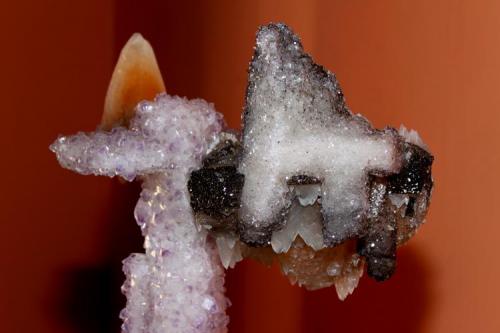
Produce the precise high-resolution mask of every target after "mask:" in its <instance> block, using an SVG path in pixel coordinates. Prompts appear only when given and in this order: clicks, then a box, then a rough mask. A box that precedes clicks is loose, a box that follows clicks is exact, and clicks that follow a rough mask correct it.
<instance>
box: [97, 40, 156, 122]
mask: <svg viewBox="0 0 500 333" xmlns="http://www.w3.org/2000/svg"><path fill="white" fill-rule="evenodd" d="M161 92H165V84H164V83H163V79H162V76H161V73H160V69H159V67H158V63H157V61H156V57H155V54H154V51H153V48H152V47H151V44H149V42H148V41H147V40H145V39H144V38H143V37H142V36H141V35H140V34H138V33H135V34H134V35H132V37H130V39H129V40H128V42H127V44H125V46H124V47H123V49H122V51H121V53H120V57H119V58H118V62H117V64H116V66H115V70H114V72H113V76H112V77H111V81H110V83H109V87H108V92H107V94H106V100H105V102H104V113H103V115H102V120H101V127H102V129H104V130H109V129H111V128H113V127H115V126H119V125H125V126H126V125H128V121H129V120H130V118H132V117H133V115H134V110H135V109H134V108H135V106H136V105H137V103H139V102H140V101H142V100H152V99H153V98H154V97H155V96H156V95H157V94H159V93H161Z"/></svg>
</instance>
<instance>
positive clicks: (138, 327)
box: [51, 95, 228, 333]
mask: <svg viewBox="0 0 500 333" xmlns="http://www.w3.org/2000/svg"><path fill="white" fill-rule="evenodd" d="M222 126H223V123H222V117H221V115H220V114H218V113H216V112H215V111H214V109H213V108H212V106H211V105H209V104H207V103H206V102H204V101H201V100H193V101H188V100H185V99H182V98H179V97H170V96H168V95H159V96H158V97H157V98H156V100H155V101H154V102H143V103H141V104H140V105H139V106H138V107H137V109H136V115H135V118H133V119H132V121H131V124H130V127H129V128H128V129H126V128H123V127H117V128H114V129H113V130H112V131H110V132H101V131H97V132H94V133H90V134H84V133H79V134H77V135H74V136H69V137H60V138H59V139H58V140H57V141H56V142H55V143H54V144H53V145H52V146H51V149H52V150H53V151H54V152H55V153H56V154H57V158H58V160H59V162H60V163H61V165H63V166H64V167H66V168H68V169H71V170H74V171H76V172H79V173H81V174H95V175H105V176H115V175H118V176H121V177H123V178H125V179H127V180H133V179H134V178H136V177H139V176H140V177H141V179H142V180H143V182H142V188H143V190H142V192H141V197H140V199H139V201H138V203H137V206H136V208H135V217H136V220H137V223H138V224H139V226H140V227H141V230H142V233H143V235H144V237H145V242H144V248H145V250H146V251H145V253H144V254H132V255H131V256H130V257H129V258H128V259H126V260H125V261H124V271H125V273H126V276H127V279H126V282H125V284H124V285H123V291H124V293H125V295H126V296H127V306H126V308H125V309H124V310H123V311H122V313H121V317H122V318H123V331H124V332H129V333H139V332H140V333H160V332H225V331H226V324H227V322H228V318H227V316H226V314H225V309H226V306H227V300H226V298H225V297H224V286H223V283H224V272H223V268H222V267H221V265H220V261H219V256H218V254H217V250H216V248H215V244H214V242H212V241H211V240H209V239H208V240H207V233H206V231H204V230H198V229H197V227H196V225H195V223H194V220H193V214H192V209H191V207H190V204H189V193H188V191H187V187H186V184H187V180H188V179H187V178H188V175H189V174H190V172H191V171H193V170H194V169H196V168H199V167H200V166H201V164H200V163H201V160H202V158H203V157H204V156H205V155H206V153H207V151H208V150H209V148H210V146H211V145H212V144H216V142H217V140H218V133H219V132H220V131H221V129H222Z"/></svg>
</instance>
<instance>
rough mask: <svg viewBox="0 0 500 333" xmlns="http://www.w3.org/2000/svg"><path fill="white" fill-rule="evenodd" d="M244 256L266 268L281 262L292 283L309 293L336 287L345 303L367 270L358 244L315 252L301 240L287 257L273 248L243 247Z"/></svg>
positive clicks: (297, 239)
mask: <svg viewBox="0 0 500 333" xmlns="http://www.w3.org/2000/svg"><path fill="white" fill-rule="evenodd" d="M243 256H244V257H247V258H252V259H254V260H257V261H260V262H262V263H264V264H266V265H271V264H272V263H273V261H274V260H276V259H277V260H278V262H279V263H280V265H281V270H282V272H283V274H285V275H286V276H287V277H288V279H289V280H290V282H291V283H292V284H295V283H296V284H298V285H299V286H302V287H305V288H306V289H308V290H316V289H321V288H326V287H330V286H332V285H335V289H336V290H337V295H338V297H339V299H340V300H342V301H343V300H344V299H346V297H347V296H349V295H350V294H352V292H353V291H354V289H356V287H357V286H358V283H359V279H360V278H361V276H362V275H363V270H364V259H363V258H362V257H360V256H359V255H358V254H357V253H356V242H355V241H347V242H344V243H342V244H340V245H337V246H335V247H332V248H324V249H322V250H319V251H315V250H314V249H313V248H312V247H310V246H308V245H307V244H306V243H305V242H304V241H303V240H302V238H300V236H299V237H297V238H296V239H295V240H294V242H293V243H292V246H291V247H290V249H289V250H288V251H287V252H286V253H275V252H274V251H273V249H272V248H271V247H270V246H266V247H258V248H255V247H247V246H244V245H243Z"/></svg>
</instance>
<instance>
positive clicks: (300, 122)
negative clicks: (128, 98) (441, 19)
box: [51, 24, 433, 333]
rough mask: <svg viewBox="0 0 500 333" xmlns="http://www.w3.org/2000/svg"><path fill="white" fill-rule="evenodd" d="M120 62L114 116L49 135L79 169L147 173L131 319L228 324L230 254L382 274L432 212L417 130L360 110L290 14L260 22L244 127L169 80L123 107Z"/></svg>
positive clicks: (328, 275) (309, 284) (311, 281)
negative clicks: (317, 59)
mask: <svg viewBox="0 0 500 333" xmlns="http://www.w3.org/2000/svg"><path fill="white" fill-rule="evenodd" d="M137 38H138V37H137V36H136V37H135V39H133V40H132V42H131V43H132V44H130V45H132V46H133V48H132V50H135V51H134V52H132V53H131V54H134V55H135V56H139V55H140V54H146V55H147V59H149V60H146V61H144V62H141V61H138V62H135V61H134V59H133V58H132V59H131V58H127V57H126V56H122V57H121V59H122V60H121V62H123V59H125V60H126V62H125V63H126V65H127V66H126V68H136V67H137V66H136V65H137V64H140V66H139V68H146V69H148V71H147V73H148V75H151V77H153V78H155V81H154V82H153V83H155V84H154V85H152V86H153V87H159V88H161V89H162V88H163V84H162V80H161V75H159V73H155V68H157V65H156V62H154V63H152V61H153V60H154V54H152V50H150V46H149V44H147V45H146V46H144V45H142V46H141V44H140V43H141V40H140V38H139V39H137ZM132 46H131V47H132ZM137 50H139V51H141V50H142V51H141V52H138V51H137ZM151 59H152V60H151ZM144 64H145V65H144ZM143 65H144V66H146V67H143ZM116 72H118V73H119V74H120V75H119V76H118V79H116V80H115V81H113V85H111V86H112V87H119V88H120V89H118V93H113V94H111V96H112V97H113V98H108V99H107V100H109V101H111V102H109V103H107V105H108V104H109V105H110V107H109V108H107V111H106V112H105V116H106V117H105V118H106V119H107V120H108V121H107V122H106V123H105V126H104V127H103V129H105V130H97V131H95V132H93V133H78V134H76V135H74V136H62V137H60V138H59V139H57V140H56V142H54V144H52V146H51V150H52V151H54V152H55V153H56V155H57V158H58V160H59V162H60V164H61V165H62V166H63V167H65V168H68V169H71V170H74V171H76V172H78V173H81V174H94V175H104V176H110V177H113V176H120V177H122V178H124V179H126V180H128V181H132V180H134V179H137V178H139V179H140V180H141V181H142V192H141V195H140V199H139V201H138V203H137V206H136V208H135V218H136V220H137V223H138V224H139V226H140V227H141V230H142V233H143V236H144V238H145V241H144V248H145V253H143V254H132V255H131V256H130V257H129V258H127V259H126V260H125V261H124V272H125V274H126V281H125V284H124V285H123V292H124V293H125V295H126V296H127V306H126V308H125V309H124V310H123V311H122V313H121V317H122V319H123V331H124V332H129V333H139V332H140V333H160V332H225V331H226V330H227V329H226V326H227V322H228V318H227V316H226V314H225V309H226V307H227V306H228V301H227V300H226V298H225V296H224V286H223V283H224V270H223V267H224V268H229V267H234V265H235V264H236V263H237V262H239V261H240V260H242V259H243V258H245V257H247V258H253V259H256V260H259V261H261V262H263V263H265V264H270V263H272V262H273V261H275V262H278V263H279V265H280V266H281V268H282V271H283V273H284V274H285V275H286V276H287V277H288V278H289V280H290V281H291V283H297V284H298V285H300V286H304V287H305V288H307V289H310V290H314V289H318V288H324V287H329V286H335V288H336V290H337V294H338V296H339V298H340V299H342V300H343V299H345V298H346V297H347V296H348V295H349V294H351V293H352V292H353V291H354V289H355V288H356V286H357V285H358V282H359V280H360V278H361V276H362V274H363V272H364V267H365V266H366V268H367V269H366V270H367V273H368V275H369V276H370V277H371V278H373V279H375V280H377V281H384V280H386V279H388V278H390V277H391V276H392V274H393V273H394V271H395V269H396V250H397V247H398V246H399V245H401V244H403V243H404V242H406V241H407V240H408V239H409V238H410V237H411V236H412V235H413V234H414V233H415V231H416V229H417V228H418V227H419V226H420V225H421V224H422V223H423V222H424V220H425V216H426V213H427V209H428V207H429V203H430V196H431V192H432V187H433V179H432V175H431V167H432V163H433V156H432V155H431V153H430V152H429V149H428V147H427V146H426V145H425V144H424V142H423V141H422V139H421V138H420V137H419V135H418V134H417V132H415V131H414V130H408V129H406V128H405V127H404V126H402V127H401V128H400V129H399V130H396V129H394V128H385V129H383V130H379V129H376V128H374V127H373V126H372V125H371V124H370V123H369V121H368V120H367V119H365V118H364V117H363V116H361V115H359V114H353V113H352V112H351V111H350V110H349V108H348V107H347V105H346V101H345V99H344V94H343V92H342V90H341V88H340V85H339V83H338V82H337V79H336V77H335V75H334V74H333V73H330V72H329V71H328V70H326V69H324V68H323V67H321V66H320V65H317V64H316V63H314V61H313V60H312V58H311V57H310V56H309V55H308V54H307V53H305V52H304V50H303V48H302V44H301V42H300V40H299V38H298V37H297V36H296V35H295V34H294V33H293V32H292V31H291V30H290V29H289V28H288V27H287V26H286V25H284V24H269V25H267V26H263V27H261V28H260V29H259V31H258V33H257V40H256V46H255V52H254V56H253V58H252V61H251V63H250V68H249V77H248V88H247V95H246V103H245V111H244V115H243V130H242V134H241V136H240V135H239V134H238V133H235V132H233V131H230V130H228V129H226V128H225V127H224V123H223V120H222V116H221V115H220V114H218V113H217V112H216V111H215V110H214V108H213V107H212V105H210V104H208V103H207V102H205V101H202V100H187V99H184V98H180V97H173V96H169V95H167V94H160V95H158V96H157V97H156V99H155V100H154V101H150V102H148V101H145V102H141V103H139V104H138V105H137V107H136V108H135V111H134V110H132V111H130V110H125V111H126V112H122V113H120V112H118V113H115V112H114V111H113V110H114V109H113V107H111V106H112V105H126V103H123V101H122V100H121V99H120V97H119V96H122V95H123V94H122V95H120V92H122V91H128V90H127V89H128V88H130V87H129V86H128V84H124V82H128V83H130V82H132V81H130V77H129V76H127V74H126V73H125V74H124V73H123V72H121V71H120V70H117V71H116ZM139 72H141V71H139ZM142 72H144V71H142ZM121 80H124V81H121ZM158 82H161V84H158ZM145 86H151V85H148V84H147V82H146V85H145ZM111 90H112V91H115V90H116V89H114V90H113V89H111ZM132 92H134V94H132V95H133V96H135V91H134V90H133V91H132ZM117 96H118V97H117ZM119 109H120V108H119ZM110 110H111V111H110ZM121 111H123V110H121ZM121 115H123V117H126V118H125V119H121V118H120V117H121ZM115 124H125V125H128V127H122V126H118V127H114V128H112V129H110V130H109V128H108V127H110V126H113V125H115Z"/></svg>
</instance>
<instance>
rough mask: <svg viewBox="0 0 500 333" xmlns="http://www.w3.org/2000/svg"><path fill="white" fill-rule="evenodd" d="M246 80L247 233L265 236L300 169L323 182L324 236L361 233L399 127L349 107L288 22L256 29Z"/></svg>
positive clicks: (393, 162)
mask: <svg viewBox="0 0 500 333" xmlns="http://www.w3.org/2000/svg"><path fill="white" fill-rule="evenodd" d="M249 82H250V84H249V88H248V93H247V104H246V109H245V117H244V131H243V154H242V162H241V165H240V167H239V171H240V172H241V173H242V174H244V175H245V186H244V187H243V192H242V196H241V201H242V208H241V212H240V218H241V222H242V223H243V224H245V226H246V227H247V228H246V234H245V235H243V237H245V238H246V239H248V240H249V241H253V242H256V243H264V242H266V241H267V240H268V239H266V237H267V235H263V234H262V233H261V232H260V231H261V230H264V229H268V230H269V229H276V228H278V227H279V226H280V222H281V221H282V216H283V212H284V211H285V210H286V209H287V208H288V207H289V206H290V205H291V197H290V196H289V195H288V193H289V192H290V189H289V185H290V184H289V182H288V181H289V178H290V177H292V176H299V175H304V176H310V177H315V178H316V179H318V181H319V182H321V212H322V215H323V218H324V220H325V231H326V233H328V235H329V236H328V238H327V239H326V241H327V242H328V243H329V244H331V245H335V244H340V243H341V242H343V241H345V240H346V239H348V238H351V237H353V236H355V235H358V234H359V228H360V227H361V226H362V223H360V221H361V220H362V219H363V218H364V212H365V211H366V207H367V206H368V202H367V197H366V183H367V180H368V175H369V174H374V173H379V174H389V173H394V172H396V171H397V170H398V168H399V166H400V165H399V163H398V160H397V156H396V154H397V151H396V146H395V143H396V140H395V138H394V136H395V135H394V133H393V132H392V131H377V130H375V129H373V128H372V127H371V126H370V124H369V123H368V122H367V121H366V119H365V118H363V117H361V116H357V115H353V114H351V112H350V111H349V110H348V108H347V106H346V105H345V102H344V98H343V94H342V91H341V90H340V87H339V85H338V83H337V80H336V79H335V76H334V75H333V74H331V73H329V72H327V71H325V70H324V69H323V68H321V67H319V66H318V65H316V64H315V63H314V62H313V61H312V59H311V58H310V57H309V56H307V55H306V54H305V53H304V51H303V50H302V46H301V44H300V41H299V39H298V38H297V36H295V35H294V34H293V33H292V32H291V31H290V30H289V29H288V28H287V27H286V26H283V25H271V26H268V27H263V28H262V29H261V30H260V31H259V33H258V35H257V46H256V50H255V56H254V58H253V61H252V64H251V69H250V77H249Z"/></svg>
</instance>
